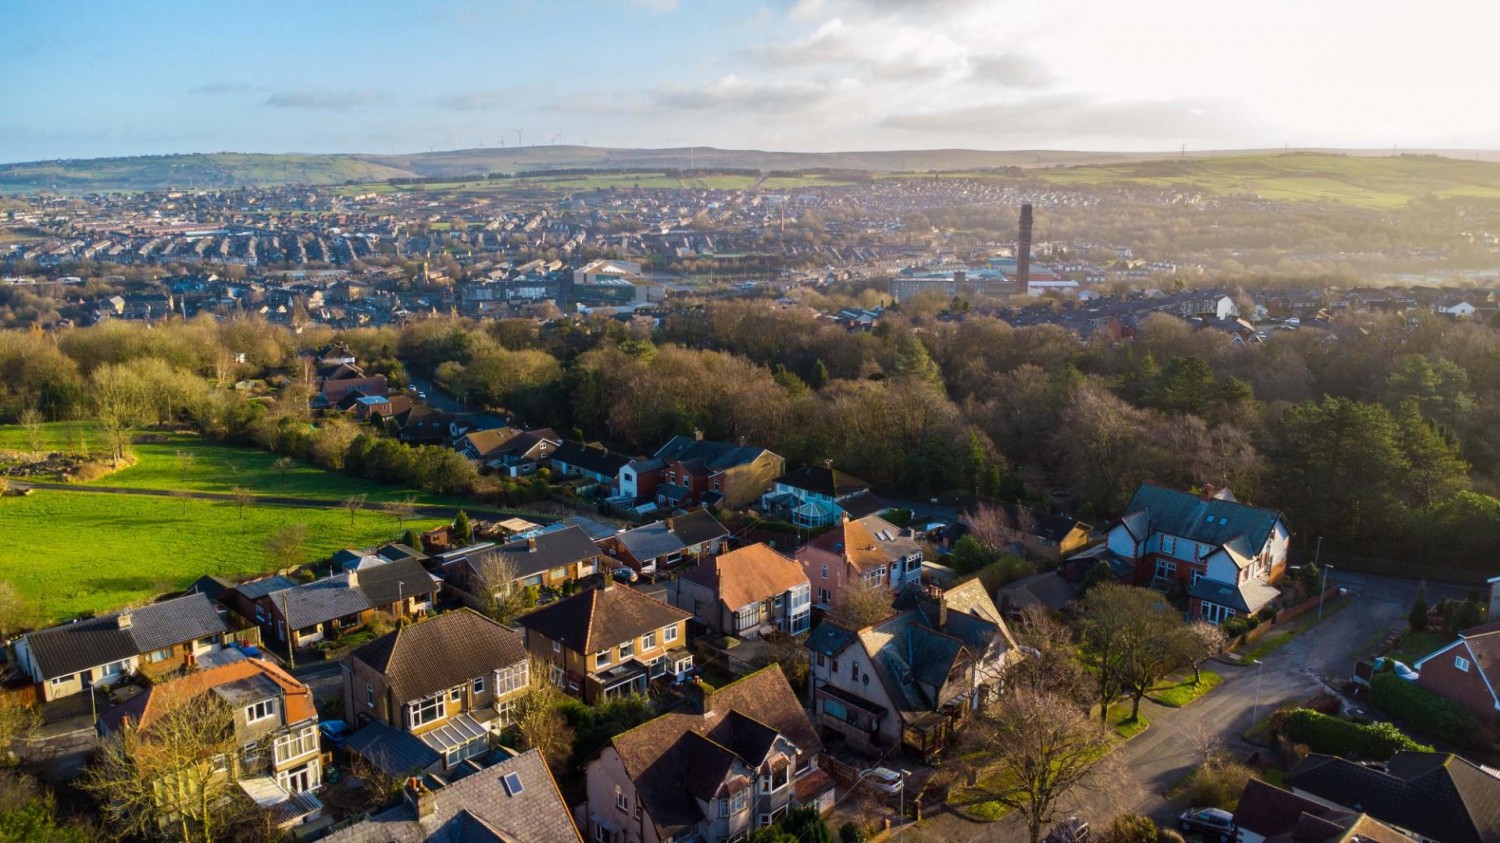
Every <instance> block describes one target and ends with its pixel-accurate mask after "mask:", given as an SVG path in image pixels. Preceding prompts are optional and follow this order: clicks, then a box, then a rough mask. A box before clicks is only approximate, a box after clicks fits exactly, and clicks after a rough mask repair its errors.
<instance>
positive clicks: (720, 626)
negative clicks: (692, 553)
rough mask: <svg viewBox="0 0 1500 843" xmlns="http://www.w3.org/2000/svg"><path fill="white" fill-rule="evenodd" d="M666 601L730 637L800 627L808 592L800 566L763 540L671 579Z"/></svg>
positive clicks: (796, 630) (806, 614)
mask: <svg viewBox="0 0 1500 843" xmlns="http://www.w3.org/2000/svg"><path fill="white" fill-rule="evenodd" d="M672 602H673V604H674V605H676V606H677V607H678V608H680V609H684V610H686V611H689V612H692V613H693V616H694V617H696V618H697V619H698V620H699V621H700V622H702V623H703V625H704V626H707V627H708V628H709V629H713V630H716V631H718V632H722V633H725V634H726V635H733V636H735V637H736V638H758V637H760V636H761V634H763V633H765V632H768V631H770V630H772V629H780V630H782V631H784V632H787V633H790V634H792V635H798V634H801V633H803V632H806V631H807V629H808V619H809V617H810V616H811V613H812V595H811V591H810V587H809V586H808V584H807V575H806V574H804V573H803V572H802V566H801V565H798V564H797V563H796V562H793V561H792V560H790V559H788V558H786V557H785V556H782V555H781V554H779V553H777V552H776V551H774V550H772V549H771V548H769V547H767V546H766V545H764V544H760V543H756V544H752V545H749V546H747V547H742V548H740V549H738V550H732V551H730V552H728V553H725V554H722V555H720V556H718V557H717V558H715V559H713V560H711V561H708V562H704V563H703V564H701V565H699V566H698V567H696V568H694V569H693V570H691V571H688V572H687V573H686V574H683V575H682V576H681V577H679V578H678V580H677V592H676V594H674V595H673V597H672Z"/></svg>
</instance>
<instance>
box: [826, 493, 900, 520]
mask: <svg viewBox="0 0 1500 843" xmlns="http://www.w3.org/2000/svg"><path fill="white" fill-rule="evenodd" d="M839 508H840V509H842V510H844V511H845V512H847V513H849V517H850V518H864V517H865V516H867V515H879V514H880V513H882V512H885V511H886V510H888V509H890V508H891V505H890V504H888V503H886V502H885V501H884V500H882V499H881V498H879V497H877V496H876V495H875V493H874V492H860V493H859V494H857V495H851V496H849V497H847V498H845V499H844V500H841V501H839Z"/></svg>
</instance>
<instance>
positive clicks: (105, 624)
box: [16, 594, 229, 702]
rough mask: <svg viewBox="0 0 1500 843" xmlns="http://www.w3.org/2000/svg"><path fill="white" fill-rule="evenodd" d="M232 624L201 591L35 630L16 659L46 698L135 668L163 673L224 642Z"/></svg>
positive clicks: (70, 692)
mask: <svg viewBox="0 0 1500 843" xmlns="http://www.w3.org/2000/svg"><path fill="white" fill-rule="evenodd" d="M228 640H229V627H228V626H227V625H226V624H225V623H224V619H223V618H222V617H220V616H219V612H218V610H217V609H215V608H214V605H213V603H212V602H210V601H209V599H208V597H207V596H206V595H203V594H187V595H184V596H182V597H178V598H175V599H172V600H163V601H162V602H160V603H153V604H151V605H150V606H142V607H141V608H139V609H127V610H125V611H121V612H115V613H113V614H109V615H100V616H99V617H95V618H88V619H86V620H80V621H74V622H72V623H67V624H63V625H62V626H54V627H52V628H50V629H43V630H40V631H38V632H31V633H28V634H26V635H23V636H21V638H20V639H18V640H17V641H16V660H17V662H18V663H19V664H20V666H21V669H22V670H24V671H25V672H26V674H27V675H28V676H30V677H31V681H33V682H36V683H38V685H39V686H40V689H41V698H42V701H43V702H51V701H53V700H56V699H60V698H62V697H67V696H72V695H73V694H79V693H83V692H84V691H87V690H89V689H91V688H95V687H100V686H109V685H113V684H115V683H116V682H119V681H120V680H121V679H124V678H125V677H126V676H129V675H130V674H132V673H137V672H139V673H144V674H146V675H148V676H153V677H159V676H164V675H167V674H169V673H171V672H173V671H178V670H181V669H183V668H184V667H186V666H189V665H191V664H193V663H194V662H196V661H197V659H198V657H199V656H203V655H206V654H208V653H211V652H214V651H216V650H219V649H221V648H223V647H224V645H225V644H227V643H228Z"/></svg>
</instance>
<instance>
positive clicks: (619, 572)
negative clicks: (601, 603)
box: [614, 568, 640, 582]
mask: <svg viewBox="0 0 1500 843" xmlns="http://www.w3.org/2000/svg"><path fill="white" fill-rule="evenodd" d="M614 578H615V582H635V581H636V580H638V579H640V576H639V575H638V574H636V572H635V571H634V570H632V569H630V568H616V569H615V570H614Z"/></svg>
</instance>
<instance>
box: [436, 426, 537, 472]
mask: <svg viewBox="0 0 1500 843" xmlns="http://www.w3.org/2000/svg"><path fill="white" fill-rule="evenodd" d="M561 444H562V437H560V436H558V435H557V432H556V431H554V430H553V429H552V428H550V427H544V428H540V429H538V430H518V429H516V428H514V427H498V428H493V429H490V430H475V431H470V432H468V433H465V434H464V435H463V436H461V437H460V438H459V440H458V442H457V443H456V444H455V445H454V449H455V450H457V451H458V452H459V453H460V454H462V455H463V456H464V458H465V459H467V460H469V461H470V462H472V463H474V464H475V465H477V466H479V467H480V468H488V469H494V470H499V471H501V472H502V473H504V474H506V475H509V476H511V477H521V476H525V475H528V474H532V473H534V472H535V471H536V469H537V466H538V465H539V464H541V463H542V462H544V461H545V460H546V459H547V458H549V457H550V456H551V455H552V454H553V452H555V451H556V450H557V449H558V447H559V446H560V445H561Z"/></svg>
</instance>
